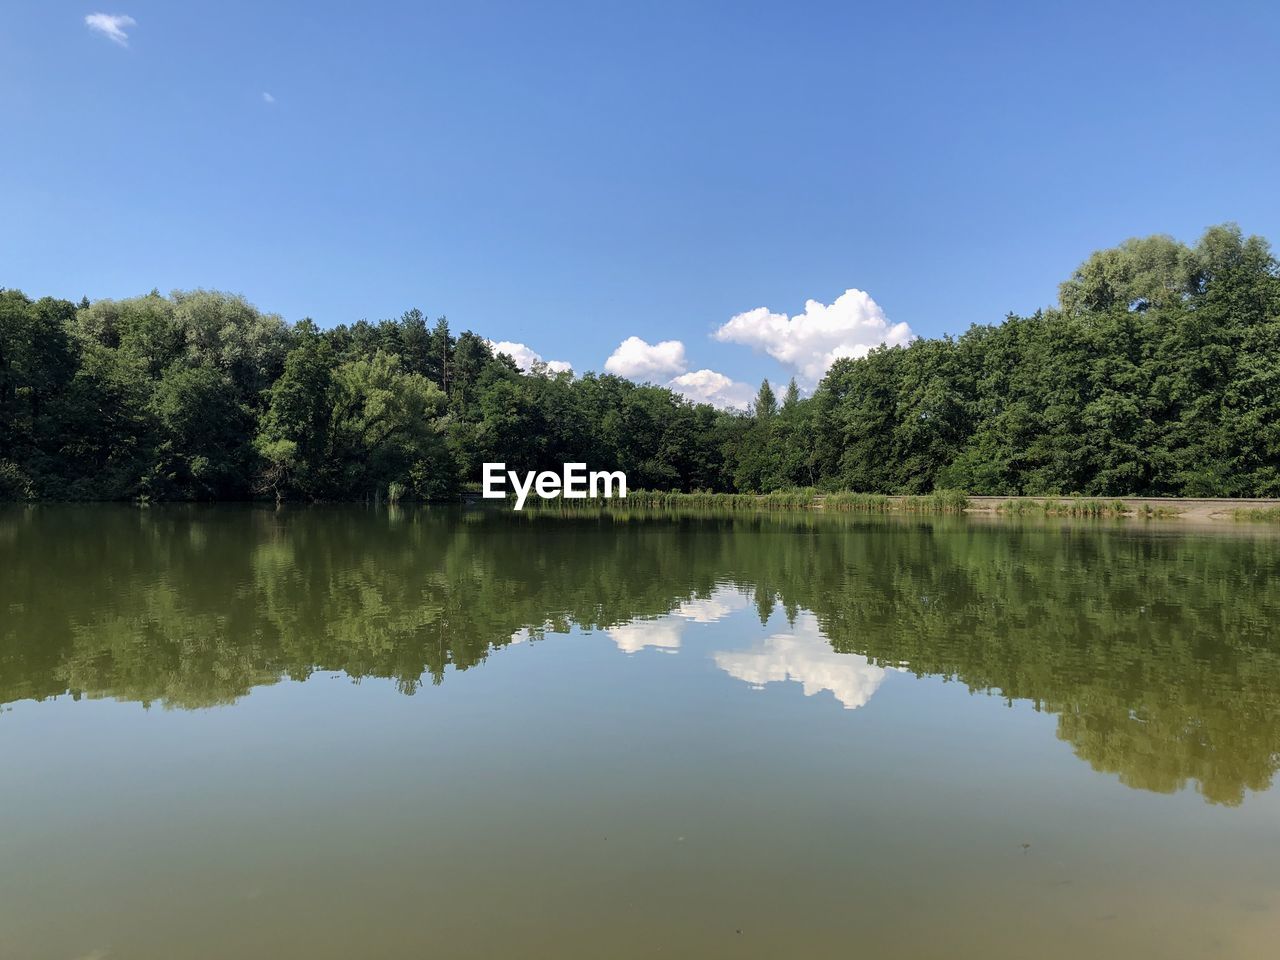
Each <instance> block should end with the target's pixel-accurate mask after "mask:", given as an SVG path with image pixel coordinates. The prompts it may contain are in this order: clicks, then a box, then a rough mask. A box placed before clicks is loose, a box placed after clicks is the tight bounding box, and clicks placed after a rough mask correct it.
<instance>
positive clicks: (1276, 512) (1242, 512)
mask: <svg viewBox="0 0 1280 960" xmlns="http://www.w3.org/2000/svg"><path fill="white" fill-rule="evenodd" d="M1231 516H1232V518H1233V519H1235V520H1253V521H1260V522H1262V523H1280V507H1241V508H1239V509H1237V510H1232V511H1231Z"/></svg>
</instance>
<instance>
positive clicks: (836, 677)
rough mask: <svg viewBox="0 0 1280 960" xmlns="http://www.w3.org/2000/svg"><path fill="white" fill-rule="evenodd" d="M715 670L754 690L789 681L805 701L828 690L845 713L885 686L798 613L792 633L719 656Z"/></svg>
mask: <svg viewBox="0 0 1280 960" xmlns="http://www.w3.org/2000/svg"><path fill="white" fill-rule="evenodd" d="M715 663H716V666H717V667H719V668H720V669H721V670H723V671H725V673H727V674H729V675H730V676H732V677H736V678H738V679H739V680H745V681H746V682H747V683H749V684H751V685H752V686H754V687H761V688H762V687H763V686H764V685H765V684H766V683H776V682H780V681H785V680H792V681H795V682H797V683H799V684H800V685H801V687H802V688H803V689H804V695H805V696H806V697H812V696H813V695H814V694H817V693H820V692H822V691H823V690H830V691H831V692H832V694H834V695H835V698H836V699H837V700H839V701H840V703H842V704H843V705H844V708H845V709H846V710H856V709H857V708H858V707H861V706H862V705H863V704H865V703H866V702H867V701H868V700H870V699H871V696H872V694H874V693H875V692H876V691H877V690H878V689H880V684H882V683H883V682H884V678H885V675H886V672H887V671H886V670H885V669H884V667H877V666H876V665H875V664H873V663H871V662H870V661H869V660H867V658H866V657H863V656H859V655H858V654H855V653H836V652H835V651H834V650H832V649H831V644H830V643H828V642H827V640H826V638H825V637H823V636H822V631H821V630H820V629H819V627H818V621H817V618H816V617H814V615H813V614H811V613H807V612H806V613H803V614H801V615H800V617H798V618H797V619H796V627H795V631H794V632H793V633H779V634H776V635H774V636H772V637H769V638H768V639H767V640H764V641H763V642H761V643H758V644H756V646H754V647H752V648H751V649H749V650H735V651H722V652H720V653H717V654H716V655H715Z"/></svg>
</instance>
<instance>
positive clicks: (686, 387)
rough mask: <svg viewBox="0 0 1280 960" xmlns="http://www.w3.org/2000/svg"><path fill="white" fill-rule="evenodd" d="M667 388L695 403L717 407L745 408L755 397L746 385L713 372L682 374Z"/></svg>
mask: <svg viewBox="0 0 1280 960" xmlns="http://www.w3.org/2000/svg"><path fill="white" fill-rule="evenodd" d="M667 386H669V387H670V388H671V389H672V390H675V391H676V392H677V393H681V394H684V396H686V397H688V398H689V399H690V400H692V401H694V402H695V403H710V404H713V405H714V406H717V407H737V408H746V407H748V406H749V405H750V404H751V399H752V397H754V396H755V391H753V390H752V389H751V387H749V386H747V384H745V383H739V382H738V381H737V380H732V379H730V378H729V377H726V376H725V375H724V374H723V373H717V372H716V371H715V370H694V371H692V372H690V373H682V374H680V376H678V377H676V378H675V379H674V380H672V381H671V382H670V383H669V384H667Z"/></svg>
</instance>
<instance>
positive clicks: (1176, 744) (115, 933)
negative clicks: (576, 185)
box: [0, 505, 1280, 960]
mask: <svg viewBox="0 0 1280 960" xmlns="http://www.w3.org/2000/svg"><path fill="white" fill-rule="evenodd" d="M0 704H3V707H2V708H0V756H2V757H3V761H4V764H3V771H4V772H3V774H2V775H0V864H3V870H0V957H3V958H22V960H27V958H36V960H42V958H51V960H86V958H94V960H102V958H107V957H111V958H164V960H172V958H228V957H237V958H259V957H261V958H268V957H270V958H307V960H314V958H351V957H378V958H399V957H442V958H454V957H465V958H492V957H533V958H557V960H559V958H602V957H609V958H619V957H620V958H633V957H634V958H639V957H662V956H666V957H715V958H719V957H726V958H730V957H744V958H745V957H750V958H763V957H821V958H825V957H841V958H844V957H869V958H872V957H876V958H878V957H891V958H899V957H901V958H919V957H946V958H971V957H972V958H979V957H981V958H984V960H991V958H1018V960H1025V958H1027V957H1037V958H1044V957H1048V958H1056V957H1062V958H1080V957H1125V958H1132V957H1159V958H1179V957H1273V956H1275V951H1276V949H1277V947H1276V945H1277V942H1280V793H1278V792H1277V790H1276V789H1275V788H1274V784H1273V781H1274V778H1275V773H1276V769H1277V766H1280V539H1277V538H1276V537H1275V536H1274V535H1272V532H1271V531H1270V530H1266V529H1261V528H1252V527H1240V528H1234V527H1230V526H1227V527H1225V529H1213V530H1207V529H1206V530H1200V529H1198V528H1195V527H1190V526H1186V525H1180V524H1179V523H1177V522H1163V523H1162V522H1148V523H1145V524H1144V523H1141V522H1094V523H1085V522H1071V521H1060V522H1053V521H1039V522H1033V521H1025V522H1017V521H979V520H974V519H964V518H944V519H928V518H913V519H903V518H891V517H858V516H838V517H837V516H831V517H828V516H822V515H813V514H808V515H765V516H745V515H739V516H736V517H717V516H704V517H672V516H660V515H652V516H643V515H632V516H623V517H610V516H605V517H593V516H590V515H581V516H576V517H563V516H557V515H545V514H540V513H534V514H525V515H513V514H510V513H507V512H494V511H488V510H479V509H476V510H467V511H461V510H454V509H442V508H425V507H405V508H390V509H387V508H383V509H376V508H372V507H369V508H364V507H310V508H286V509H283V510H280V511H277V510H274V509H270V508H266V507H251V506H244V507H239V506H218V507H195V506H164V507H152V508H137V507H130V506H123V505H120V506H115V505H90V506H47V507H6V508H3V509H2V510H0Z"/></svg>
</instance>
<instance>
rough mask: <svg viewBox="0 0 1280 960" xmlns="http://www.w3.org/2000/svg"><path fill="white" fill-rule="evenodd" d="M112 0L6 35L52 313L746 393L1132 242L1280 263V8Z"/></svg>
mask: <svg viewBox="0 0 1280 960" xmlns="http://www.w3.org/2000/svg"><path fill="white" fill-rule="evenodd" d="M96 4H97V0H93V2H91V3H87V4H86V3H68V2H62V0H43V2H24V3H14V2H10V3H8V4H6V5H5V8H4V10H3V11H2V12H0V110H2V111H3V114H4V117H5V120H6V122H5V124H4V130H5V132H4V145H3V150H0V191H3V201H4V209H5V218H4V221H5V229H4V230H3V231H0V284H2V285H5V286H13V287H20V288H22V289H24V290H26V291H27V292H28V293H31V294H34V295H41V294H46V293H50V294H56V295H60V296H66V297H72V298H79V297H80V296H81V295H83V294H87V295H89V296H90V297H95V298H96V297H100V296H112V297H119V296H127V295H132V294H136V293H140V292H145V291H147V290H150V289H151V288H152V287H159V288H160V289H161V290H169V289H173V288H187V287H193V286H206V287H216V288H220V289H227V290H232V291H236V292H240V293H243V294H244V295H245V296H247V297H248V298H249V299H250V300H252V301H253V302H254V303H256V304H258V305H259V306H260V307H262V308H264V309H269V310H273V311H277V312H279V313H281V314H283V315H284V316H285V317H286V318H287V319H290V320H296V319H299V318H301V317H303V316H311V317H313V318H315V319H316V320H317V321H318V322H319V323H320V324H322V325H326V326H327V325H331V324H335V323H338V322H343V321H348V322H349V321H353V320H356V319H359V318H361V317H367V318H369V319H380V318H383V317H388V316H395V315H398V314H399V313H401V312H402V311H403V310H405V309H406V308H408V307H410V306H415V305H416V306H419V307H421V308H422V309H423V310H425V311H427V312H428V313H429V314H430V315H431V316H433V317H434V316H437V315H439V314H447V315H448V317H449V318H450V321H451V323H452V324H453V325H454V327H455V329H459V330H460V329H465V328H472V329H475V330H477V331H478V332H481V333H483V334H485V335H487V336H489V337H491V338H493V339H494V340H500V341H510V342H513V343H520V344H525V345H527V346H528V347H529V348H531V349H532V350H535V351H537V352H538V353H539V354H541V355H542V356H544V357H546V358H549V359H559V360H564V361H567V362H568V363H571V364H572V365H573V367H574V368H575V369H576V370H579V371H582V370H587V369H597V370H598V369H602V368H603V367H604V366H605V363H606V359H607V358H608V357H610V355H611V354H613V353H614V352H615V351H616V350H617V348H618V347H619V344H620V343H622V342H623V341H624V340H626V338H629V337H637V338H640V340H641V341H643V344H641V345H637V344H636V342H635V341H632V342H631V344H630V347H631V348H630V349H629V350H628V349H625V348H624V349H623V350H622V351H621V352H620V353H619V355H618V357H619V358H620V359H619V358H615V363H614V364H613V368H615V369H618V370H622V371H624V372H629V373H631V374H632V375H635V376H639V377H648V378H650V379H653V380H655V381H659V382H666V381H667V380H668V379H669V378H672V377H676V376H678V375H680V374H682V373H683V374H686V378H687V380H688V382H687V387H688V389H689V390H690V391H691V392H694V393H697V392H698V391H702V392H703V393H705V394H707V395H709V396H713V398H715V399H720V400H722V401H723V400H724V399H725V398H727V397H731V395H733V393H734V391H735V390H739V389H740V388H738V387H734V386H724V385H723V384H720V383H719V381H714V382H713V381H712V380H710V379H708V378H707V377H703V378H702V380H701V381H698V382H695V380H696V379H697V378H693V379H688V377H689V376H691V375H692V374H694V373H696V372H697V371H701V370H710V371H716V372H718V373H720V374H723V375H725V376H726V377H727V378H729V379H731V380H733V381H736V382H744V383H750V382H758V381H759V379H760V377H762V376H766V375H767V376H769V377H771V378H773V379H775V380H778V381H784V380H785V379H786V377H788V376H789V375H791V374H792V373H797V374H798V375H799V376H800V377H801V379H802V380H807V381H811V380H812V379H813V378H814V375H815V373H820V370H821V368H822V366H823V364H824V363H825V362H828V360H829V358H830V357H831V356H833V355H840V354H841V353H844V352H856V351H857V350H859V349H862V348H864V347H865V346H866V344H867V343H870V342H875V341H876V340H877V339H883V338H888V339H890V340H891V341H893V340H899V339H903V338H905V337H907V336H910V335H937V334H941V333H946V332H951V333H959V332H961V331H963V330H964V329H965V328H966V327H967V326H968V325H969V324H971V323H974V322H989V321H998V320H999V319H1000V318H1001V317H1002V316H1003V315H1004V314H1005V313H1006V312H1008V311H1011V310H1012V311H1018V312H1030V311H1032V310H1034V309H1035V308H1036V307H1037V306H1041V305H1044V304H1047V303H1050V302H1052V300H1053V298H1054V295H1055V290H1056V285H1057V283H1058V281H1060V280H1061V279H1062V278H1063V277H1064V276H1066V274H1067V273H1068V272H1069V271H1070V270H1071V268H1072V267H1073V266H1074V265H1075V264H1077V263H1078V262H1079V261H1080V260H1082V259H1083V258H1084V257H1085V256H1087V255H1088V253H1089V252H1090V251H1091V250H1093V249H1095V248H1097V247H1099V246H1106V245H1110V244H1113V243H1116V242H1118V241H1120V240H1122V239H1124V238H1125V237H1127V236H1132V235H1137V234H1147V233H1157V232H1159V233H1171V234H1173V235H1174V236H1177V237H1179V238H1181V239H1185V240H1188V241H1190V240H1194V239H1195V238H1196V237H1197V236H1198V235H1199V233H1200V232H1201V231H1202V230H1203V228H1204V227H1206V226H1207V225H1209V224H1213V223H1217V222H1221V221H1223V220H1236V221H1238V222H1239V223H1240V224H1241V226H1242V227H1243V228H1244V229H1245V231H1246V232H1254V233H1262V234H1264V235H1267V236H1270V237H1272V238H1277V237H1280V183H1278V182H1277V177H1276V169H1277V164H1278V163H1280V159H1278V158H1280V117H1278V116H1277V113H1278V112H1280V6H1277V5H1274V4H1263V3H1254V4H1244V3H1237V4H1232V3H1224V4H1204V3H1200V4H1177V3H1158V4H1154V3H1153V4H1142V3H1120V2H1114V0H1113V2H1109V3H1103V4H1089V3H1071V4H1066V3H1062V4H1053V5H1048V4H1040V3H1027V2H1025V0H1024V2H1020V3H1009V4H996V3H993V4H967V5H960V4H941V3H939V4H924V3H916V4H894V5H890V4H862V5H858V4H851V3H839V4H804V3H787V4H781V3H779V4H772V5H764V4H747V3H723V4H719V3H697V2H684V3H673V4H663V3H644V4H640V3H630V4H621V3H607V2H592V3H573V4H567V3H554V2H546V3H522V4H497V3H456V2H455V3H448V4H433V3H390V2H388V3H376V2H375V3H368V4H363V5H352V4H349V3H347V4H338V3H319V2H309V3H305V4H303V3H298V4H295V3H263V2H257V3H234V2H219V3H217V4H182V3H175V2H172V0H165V2H156V0H153V2H140V0H118V2H117V0H111V2H110V4H109V5H107V6H98V5H96ZM96 13H103V14H109V15H114V16H118V17H119V16H122V17H127V18H128V20H114V21H98V22H97V23H98V29H93V28H92V27H91V26H90V24H88V23H87V22H86V17H87V16H90V15H93V14H96ZM130 21H131V22H130ZM112 24H115V26H114V27H113V26H112ZM113 29H114V30H116V31H118V33H117V35H116V36H114V37H113V36H112V35H111V34H112V31H113ZM264 94H269V95H270V99H271V100H273V101H274V102H268V97H265V96H264ZM850 289H853V290H856V291H864V292H865V293H864V294H859V295H858V296H857V297H853V298H845V299H844V300H842V301H840V302H839V303H837V304H836V306H835V307H834V308H830V309H827V310H818V309H817V306H821V305H827V306H830V305H832V304H833V303H836V301H837V300H838V298H840V297H841V295H842V294H844V292H845V291H846V290H850ZM809 300H813V301H816V305H815V308H814V309H812V310H810V311H809V313H808V314H807V315H805V316H803V317H801V318H800V320H795V319H789V318H794V317H796V315H798V314H804V312H805V304H806V301H809ZM751 311H755V312H754V313H752V312H751ZM742 314H745V315H746V317H745V319H744V318H741V317H740V318H739V320H738V321H737V322H736V325H734V326H731V327H726V325H727V324H730V321H731V319H732V318H734V317H737V316H738V315H742ZM717 331H722V332H720V333H719V335H718V338H717ZM726 331H727V332H726ZM677 341H678V345H677V346H678V349H677V346H673V345H672V344H673V343H674V342H677ZM663 342H666V345H665V346H662V347H658V346H657V345H658V344H660V343H663ZM771 354H772V355H771Z"/></svg>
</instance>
